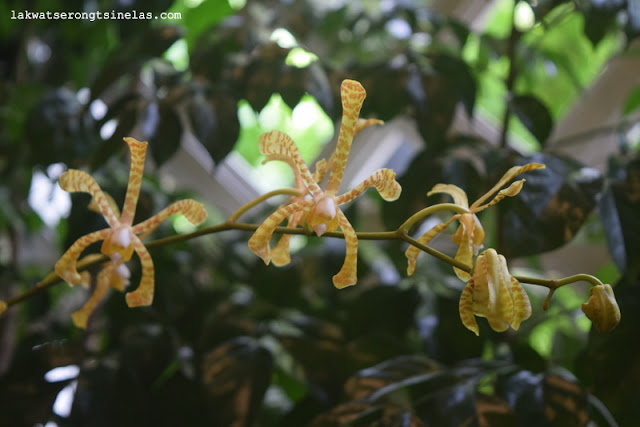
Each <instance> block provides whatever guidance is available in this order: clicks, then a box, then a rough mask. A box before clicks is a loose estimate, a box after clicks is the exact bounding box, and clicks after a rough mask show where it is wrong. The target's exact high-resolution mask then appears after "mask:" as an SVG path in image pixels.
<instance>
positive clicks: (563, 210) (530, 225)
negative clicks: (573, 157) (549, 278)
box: [498, 154, 602, 257]
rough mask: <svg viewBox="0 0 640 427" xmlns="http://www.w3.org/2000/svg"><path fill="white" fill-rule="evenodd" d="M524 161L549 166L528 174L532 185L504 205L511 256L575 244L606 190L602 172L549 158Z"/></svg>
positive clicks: (505, 251) (528, 183) (506, 249)
mask: <svg viewBox="0 0 640 427" xmlns="http://www.w3.org/2000/svg"><path fill="white" fill-rule="evenodd" d="M522 161H523V162H525V163H529V162H537V163H544V164H545V165H546V166H547V167H546V169H543V170H538V171H533V172H529V173H526V174H523V175H522V177H523V178H525V179H526V180H527V181H526V182H525V183H524V186H523V188H522V191H521V192H520V194H519V195H518V197H513V198H509V199H508V200H504V201H503V202H501V203H500V205H498V209H500V211H501V213H502V215H503V221H504V222H503V227H504V228H503V230H502V233H503V236H504V239H503V240H504V241H503V242H501V243H502V244H503V245H504V248H503V250H502V253H503V254H504V255H505V256H506V257H518V256H526V255H533V254H537V253H541V252H546V251H549V250H552V249H555V248H557V247H559V246H561V245H563V244H565V243H567V242H568V241H570V240H571V239H572V238H573V236H575V234H576V233H577V232H578V230H579V229H580V227H581V226H582V225H583V224H584V222H585V221H586V219H587V217H588V216H589V214H590V213H591V211H592V210H593V209H594V207H595V206H596V197H597V196H598V194H599V192H600V190H601V188H602V176H601V175H600V173H599V172H598V171H596V170H595V169H591V168H585V167H582V166H581V165H580V164H578V163H576V162H574V161H570V160H568V159H563V158H560V157H555V156H551V155H548V154H540V155H534V156H532V157H529V158H527V159H522Z"/></svg>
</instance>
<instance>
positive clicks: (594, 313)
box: [582, 285, 620, 333]
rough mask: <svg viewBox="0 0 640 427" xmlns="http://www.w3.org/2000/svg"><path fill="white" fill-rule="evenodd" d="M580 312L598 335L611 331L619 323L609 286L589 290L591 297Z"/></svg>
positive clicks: (599, 286)
mask: <svg viewBox="0 0 640 427" xmlns="http://www.w3.org/2000/svg"><path fill="white" fill-rule="evenodd" d="M582 311H583V312H584V314H586V315H587V317H588V318H589V319H590V320H591V322H592V323H593V326H594V327H595V328H596V330H597V331H598V332H600V333H605V332H609V331H611V330H613V328H615V327H616V326H617V325H618V323H619V322H620V308H619V307H618V303H617V302H616V297H615V295H614V293H613V289H611V286H610V285H596V286H594V287H593V288H591V296H590V297H589V300H588V301H587V302H586V303H584V304H582Z"/></svg>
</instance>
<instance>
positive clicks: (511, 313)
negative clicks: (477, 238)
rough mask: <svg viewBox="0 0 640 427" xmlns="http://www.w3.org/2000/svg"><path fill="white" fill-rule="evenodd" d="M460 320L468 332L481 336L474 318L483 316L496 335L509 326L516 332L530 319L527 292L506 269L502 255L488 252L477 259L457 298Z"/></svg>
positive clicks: (488, 250) (492, 251) (505, 262)
mask: <svg viewBox="0 0 640 427" xmlns="http://www.w3.org/2000/svg"><path fill="white" fill-rule="evenodd" d="M459 309H460V319H461V320H462V324H463V325H464V326H465V327H467V329H469V330H471V331H473V332H475V334H476V335H480V331H479V329H478V323H477V322H476V319H475V317H474V316H481V317H486V318H487V320H488V321H489V326H491V329H493V330H494V331H496V332H503V331H506V330H507V329H508V328H509V326H511V327H512V328H513V329H515V330H517V329H518V328H519V327H520V323H521V322H522V321H524V320H526V319H528V318H529V316H531V304H530V303H529V297H528V296H527V293H526V292H525V290H524V289H523V288H522V286H521V285H520V282H518V280H516V278H515V277H513V276H512V275H511V274H509V270H508V269H507V261H506V260H505V258H504V256H502V255H498V253H497V252H496V251H495V250H494V249H487V250H486V251H484V252H483V253H481V254H480V255H478V258H477V259H476V264H475V267H474V269H473V276H472V277H471V279H470V280H469V282H468V283H467V285H466V286H465V287H464V290H463V291H462V295H460V304H459Z"/></svg>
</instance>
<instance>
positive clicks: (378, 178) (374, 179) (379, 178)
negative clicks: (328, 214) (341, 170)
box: [336, 169, 402, 205]
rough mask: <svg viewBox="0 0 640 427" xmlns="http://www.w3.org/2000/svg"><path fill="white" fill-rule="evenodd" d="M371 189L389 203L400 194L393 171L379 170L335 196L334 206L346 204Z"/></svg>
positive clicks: (400, 188) (400, 189) (400, 190)
mask: <svg viewBox="0 0 640 427" xmlns="http://www.w3.org/2000/svg"><path fill="white" fill-rule="evenodd" d="M371 187H374V188H375V189H376V190H378V193H380V196H382V198H383V199H384V200H386V201H389V202H391V201H394V200H397V199H398V197H400V193H401V192H402V187H400V184H398V182H397V181H396V173H395V171H393V170H392V169H379V170H377V171H375V172H374V173H372V174H371V175H370V176H369V177H368V178H367V179H365V180H364V181H362V182H361V183H360V184H358V185H357V186H355V187H354V188H353V189H351V190H350V191H348V192H346V193H344V194H342V195H340V196H337V197H336V204H338V205H342V204H344V203H348V202H350V201H352V200H353V199H355V198H356V197H358V196H359V195H361V194H362V193H364V192H365V191H367V190H368V189H369V188H371Z"/></svg>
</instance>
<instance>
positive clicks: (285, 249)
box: [271, 211, 304, 267]
mask: <svg viewBox="0 0 640 427" xmlns="http://www.w3.org/2000/svg"><path fill="white" fill-rule="evenodd" d="M303 216H304V211H299V212H296V213H295V214H293V215H291V216H290V217H289V221H288V222H287V227H296V226H297V225H298V224H299V223H300V220H301V219H302V218H303ZM291 237H292V236H291V234H283V235H282V236H281V237H280V240H278V243H277V244H276V246H275V247H274V248H273V250H272V251H271V261H273V264H274V265H275V266H277V267H282V266H283V265H287V264H289V263H290V262H291V255H290V253H289V244H290V242H291Z"/></svg>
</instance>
